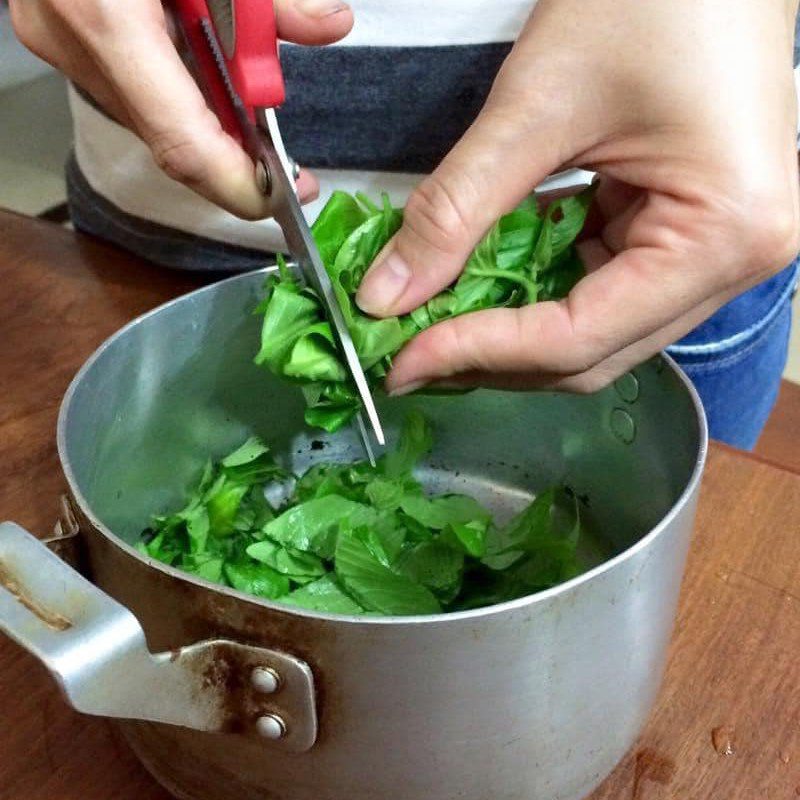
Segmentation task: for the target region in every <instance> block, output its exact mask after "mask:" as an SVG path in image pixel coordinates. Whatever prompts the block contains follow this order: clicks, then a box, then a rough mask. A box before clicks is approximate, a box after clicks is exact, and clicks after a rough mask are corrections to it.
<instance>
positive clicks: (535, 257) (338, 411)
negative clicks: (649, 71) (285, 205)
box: [255, 190, 591, 431]
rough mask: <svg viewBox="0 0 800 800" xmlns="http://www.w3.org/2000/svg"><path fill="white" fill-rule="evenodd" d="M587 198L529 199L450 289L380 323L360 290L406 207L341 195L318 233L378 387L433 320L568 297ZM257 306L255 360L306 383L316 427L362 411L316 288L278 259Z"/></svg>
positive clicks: (579, 268) (577, 269)
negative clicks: (361, 302)
mask: <svg viewBox="0 0 800 800" xmlns="http://www.w3.org/2000/svg"><path fill="white" fill-rule="evenodd" d="M590 200H591V190H586V191H585V192H583V193H582V194H579V195H577V196H574V197H567V198H563V199H561V200H557V201H556V202H554V203H553V204H551V205H550V206H549V207H548V208H547V210H546V211H544V212H542V211H540V209H539V207H538V204H537V201H536V199H535V198H528V199H526V200H525V201H523V202H522V203H521V204H520V205H519V206H518V207H517V208H516V209H514V211H512V212H510V213H509V214H506V215H505V216H504V217H502V218H501V219H500V220H499V221H498V222H497V224H495V225H494V226H493V227H492V228H491V230H490V231H489V232H488V233H487V234H486V237H485V238H484V239H483V241H481V243H480V244H479V245H478V247H476V248H475V250H474V252H473V253H472V256H471V257H470V259H469V260H468V262H467V264H466V267H465V269H464V272H463V273H462V274H461V276H460V277H459V278H458V280H457V281H455V283H453V284H452V286H450V287H448V288H447V289H445V290H444V291H442V292H441V293H440V294H438V295H436V296H435V297H433V298H432V299H431V300H429V301H428V302H427V303H425V304H424V305H423V306H421V307H420V308H418V309H416V310H414V311H412V312H411V313H410V314H406V315H403V316H400V317H390V318H388V319H375V318H373V317H369V316H367V315H366V314H363V313H362V312H361V311H360V310H359V309H358V307H357V306H356V304H355V300H354V298H355V294H356V291H357V289H358V286H359V284H360V283H361V279H362V278H363V277H364V274H365V273H366V271H367V269H368V268H369V267H370V265H371V264H372V262H373V261H374V259H375V257H376V256H377V255H378V253H379V252H380V251H381V249H382V248H383V247H384V245H385V244H386V243H387V242H388V241H389V240H390V239H391V238H392V236H393V235H394V234H395V233H396V232H397V230H398V229H399V228H400V225H401V223H402V221H403V212H402V210H401V209H398V208H393V207H392V205H391V203H390V202H389V199H388V197H386V196H385V195H384V197H383V204H382V206H380V207H379V206H376V205H375V204H373V203H372V202H371V201H370V200H369V199H368V198H366V197H364V196H363V195H361V194H359V195H357V196H355V197H354V196H351V195H349V194H346V193H345V192H335V193H334V194H333V195H332V196H331V198H330V200H329V201H328V203H327V204H326V206H325V208H324V209H323V210H322V212H321V213H320V215H319V218H318V219H317V221H316V222H315V223H314V225H313V227H312V233H313V235H314V240H315V241H316V243H317V247H318V248H319V251H320V254H321V256H322V260H323V262H324V264H325V268H326V269H327V271H328V274H329V275H330V278H331V281H332V283H333V287H334V290H335V292H336V296H337V298H338V300H339V303H340V305H341V308H342V312H343V315H344V318H345V321H346V323H347V326H348V328H349V331H350V335H351V336H352V338H353V342H354V344H355V347H356V351H357V352H358V354H359V357H360V360H361V365H362V367H363V368H364V371H365V372H366V374H367V378H368V380H369V382H370V385H371V387H372V388H375V387H377V386H379V385H381V384H382V381H383V378H384V377H385V375H386V374H387V372H388V371H389V369H390V368H391V363H392V357H393V356H394V355H395V354H396V353H397V352H398V351H399V350H400V349H401V348H402V346H403V345H404V344H405V343H406V342H407V341H408V340H409V339H411V338H412V337H413V336H415V335H416V334H417V333H419V332H420V331H422V330H425V329H426V328H428V327H430V326H431V325H433V324H435V323H436V322H440V321H441V320H444V319H448V318H451V317H456V316H458V315H460V314H466V313H469V312H472V311H479V310H481V309H487V308H498V307H504V306H505V307H519V306H523V305H526V304H529V303H536V302H538V301H542V300H552V299H557V298H561V297H565V296H566V295H567V294H569V292H570V290H571V289H572V287H573V286H574V285H575V284H576V283H577V282H578V280H580V278H581V277H582V276H583V274H584V270H583V265H582V263H581V261H580V258H579V257H578V254H577V252H576V250H575V246H574V243H575V240H576V238H577V236H578V234H579V233H580V231H581V229H582V228H583V224H584V221H585V219H586V213H587V210H588V207H589V203H590ZM257 311H258V313H262V314H263V315H264V323H263V328H262V335H261V349H260V351H259V353H258V355H257V356H256V358H255V361H256V363H257V364H260V365H263V366H265V367H266V368H268V369H269V370H270V371H271V372H272V373H274V374H276V375H280V376H283V377H284V378H286V379H288V380H290V381H293V382H295V383H298V384H300V385H301V386H302V387H303V392H304V394H305V399H306V405H307V412H306V421H307V422H308V424H309V425H312V426H317V427H321V428H324V429H326V430H328V431H336V430H338V429H339V428H341V427H342V426H343V425H344V424H345V423H346V422H348V421H349V420H350V419H352V417H353V416H354V415H355V414H356V413H357V412H358V410H359V409H360V401H359V398H358V394H357V392H356V391H355V388H354V387H353V386H352V383H351V381H350V379H349V376H348V372H347V369H346V367H345V365H344V363H343V361H342V359H341V357H340V355H339V353H338V352H337V349H336V346H335V341H334V337H333V332H332V331H331V327H330V324H329V323H328V321H327V319H326V317H325V313H324V311H323V308H322V306H321V304H320V302H319V300H318V299H317V297H316V295H315V294H314V292H313V291H312V290H311V289H309V288H306V287H304V286H302V285H301V284H300V283H299V282H298V280H297V279H296V277H295V276H294V275H293V274H292V272H291V271H290V270H288V269H287V268H286V267H285V265H284V264H283V263H282V262H281V263H280V271H279V274H278V275H276V276H273V277H271V278H270V279H269V280H268V281H267V285H266V296H265V298H264V300H263V302H262V303H261V304H260V305H259V307H258V309H257Z"/></svg>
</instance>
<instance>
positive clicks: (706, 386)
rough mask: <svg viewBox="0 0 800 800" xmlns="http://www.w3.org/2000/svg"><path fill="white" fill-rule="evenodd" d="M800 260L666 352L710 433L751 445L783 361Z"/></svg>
mask: <svg viewBox="0 0 800 800" xmlns="http://www.w3.org/2000/svg"><path fill="white" fill-rule="evenodd" d="M799 264H800V259H798V261H795V262H794V264H792V265H791V266H789V267H787V268H786V269H785V270H783V272H781V273H779V274H778V275H776V276H775V277H774V278H770V279H769V280H768V281H766V282H765V283H762V284H760V285H759V286H756V287H755V288H753V289H750V290H749V291H748V292H745V293H744V294H743V295H741V296H739V297H737V298H736V299H735V300H732V301H731V302H730V303H728V304H727V305H726V306H724V307H723V308H721V309H720V310H719V311H717V313H716V314H714V316H712V317H711V318H710V319H708V320H706V322H704V323H703V324H702V325H700V326H699V327H698V328H695V330H693V331H692V332H691V333H690V334H689V335H688V336H686V337H685V338H683V339H681V341H679V342H677V343H676V344H674V345H673V346H672V347H670V348H668V350H667V352H669V353H670V355H672V356H673V358H675V360H676V361H677V362H678V363H679V364H680V365H681V367H683V369H684V370H685V371H686V373H687V374H688V375H689V377H690V378H691V379H692V381H693V383H694V385H695V386H696V387H697V391H698V392H699V394H700V397H701V398H702V400H703V405H704V407H705V410H706V414H707V416H708V424H709V432H710V434H711V437H712V438H714V439H717V440H719V441H722V442H727V443H728V444H731V445H734V446H735V447H741V448H743V449H746V450H750V449H752V448H753V447H754V446H755V444H756V441H757V440H758V437H759V435H760V433H761V431H762V429H763V427H764V425H765V423H766V421H767V418H768V417H769V414H770V411H772V407H773V406H774V405H775V400H776V398H777V396H778V389H779V388H780V382H781V375H782V373H783V369H784V366H785V365H786V352H787V347H788V344H789V329H790V327H791V324H792V296H793V295H794V292H795V290H796V288H797V279H798V272H799V270H800V267H799V266H798V265H799Z"/></svg>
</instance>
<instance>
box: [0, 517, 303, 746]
mask: <svg viewBox="0 0 800 800" xmlns="http://www.w3.org/2000/svg"><path fill="white" fill-rule="evenodd" d="M0 631H2V632H4V633H6V634H7V635H8V636H10V637H11V638H12V639H14V640H15V641H16V642H18V643H19V644H20V645H22V647H24V648H25V649H26V650H28V651H29V652H30V653H32V654H33V655H34V656H35V657H36V658H38V659H39V661H41V662H42V663H43V664H44V665H45V666H46V667H47V669H48V670H49V671H50V672H51V673H52V675H53V676H54V678H55V679H56V681H57V682H58V684H59V686H60V687H61V690H62V691H63V693H64V695H65V696H66V698H67V700H68V702H69V703H70V704H71V705H72V706H73V707H74V708H75V709H77V710H78V711H82V712H83V713H85V714H94V715H98V716H104V717H118V718H124V719H136V720H146V721H151V722H162V723H166V724H169V725H179V726H182V727H186V728H192V729H194V730H200V731H211V732H236V733H240V734H244V735H249V736H256V737H261V738H263V739H268V740H272V741H273V742H274V744H275V745H276V746H280V747H283V748H285V749H287V750H290V751H294V752H303V751H305V750H308V749H310V748H311V747H312V745H313V744H314V742H315V741H316V737H317V715H316V704H315V695H314V678H313V674H312V672H311V669H310V668H309V666H308V665H307V664H306V663H305V662H303V661H301V660H300V659H297V658H295V657H294V656H290V655H288V654H286V653H282V652H280V651H276V650H269V649H265V648H259V647H250V646H246V645H242V644H239V643H237V642H231V641H227V640H213V641H206V642H199V643H197V644H193V645H190V646H188V647H184V648H181V649H180V650H176V651H173V652H169V653H156V654H152V653H150V651H149V650H148V648H147V643H146V640H145V635H144V630H143V629H142V626H141V625H140V624H139V621H138V620H137V619H136V617H134V615H133V614H132V613H131V612H130V611H129V610H128V609H127V608H125V607H124V606H122V605H120V604H119V603H118V602H117V601H116V600H114V599H112V598H111V597H109V595H107V594H106V593H105V592H103V591H102V590H100V589H99V588H97V587H96V586H95V585H94V584H92V583H90V582H89V581H88V580H86V579H85V578H84V577H83V576H82V575H80V574H79V573H78V572H76V571H75V570H74V569H73V568H72V567H70V566H69V565H67V564H66V563H64V562H63V561H62V560H61V559H60V558H58V556H56V555H55V554H54V553H52V552H50V551H49V550H48V548H47V547H46V546H45V545H44V544H43V543H42V542H40V541H39V540H38V539H36V537H34V536H33V535H32V534H30V533H28V532H27V531H25V530H23V529H22V528H20V527H19V526H18V525H15V524H14V523H11V522H4V523H0Z"/></svg>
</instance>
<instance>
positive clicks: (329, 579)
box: [281, 575, 364, 614]
mask: <svg viewBox="0 0 800 800" xmlns="http://www.w3.org/2000/svg"><path fill="white" fill-rule="evenodd" d="M281 602H283V603H286V604H287V605H291V606H297V607H298V608H306V609H308V610H309V611H322V612H325V613H328V614H363V613H364V609H363V607H362V606H360V605H359V604H358V603H356V601H355V600H353V598H352V597H350V595H349V594H347V593H346V592H345V591H344V589H343V588H342V587H341V585H340V584H339V582H338V581H337V580H336V577H335V576H334V575H325V576H324V577H322V578H320V579H319V580H316V581H312V582H311V583H309V584H306V585H305V586H303V587H301V588H299V589H295V590H294V591H293V592H291V593H290V594H288V595H287V596H286V597H282V598H281Z"/></svg>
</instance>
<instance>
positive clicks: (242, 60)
mask: <svg viewBox="0 0 800 800" xmlns="http://www.w3.org/2000/svg"><path fill="white" fill-rule="evenodd" d="M212 2H214V0H212ZM227 3H228V5H229V7H230V9H231V14H232V21H231V29H232V35H229V32H226V33H223V32H222V31H220V30H218V29H217V27H216V25H215V20H214V15H213V13H212V11H211V9H210V8H209V4H208V2H207V0H172V1H171V3H170V5H171V7H172V8H173V9H174V11H175V13H176V14H177V17H178V19H177V21H178V23H179V24H180V26H181V28H182V30H183V32H184V35H185V37H186V43H187V45H188V46H189V48H190V50H191V53H192V56H193V58H194V62H195V69H196V70H197V71H198V73H199V74H198V75H197V76H196V77H197V78H198V79H199V80H200V81H201V82H202V84H203V89H204V90H205V92H206V95H207V99H208V101H209V102H210V103H211V105H212V107H213V109H214V111H215V112H216V114H217V116H218V117H219V120H220V123H221V124H222V127H223V128H224V129H225V131H227V132H228V133H230V134H231V135H232V136H234V137H235V138H236V139H238V140H239V141H241V140H242V133H241V130H240V126H239V122H238V118H237V115H236V112H235V110H234V107H233V104H232V102H231V99H230V96H229V94H228V91H227V89H226V87H225V82H224V80H223V77H222V75H221V74H220V71H219V69H218V68H217V65H216V63H215V60H214V55H213V52H212V51H211V49H210V48H209V45H208V41H207V40H206V36H205V33H204V31H203V20H210V21H211V25H212V27H213V28H214V30H215V32H216V39H217V42H218V43H219V44H220V50H221V52H222V54H223V58H224V60H225V66H226V68H227V72H228V75H229V77H230V80H231V83H232V85H233V89H234V91H235V92H236V94H238V95H239V97H240V98H241V101H242V103H243V105H244V108H245V111H246V112H247V115H248V116H249V117H250V119H251V121H252V120H253V119H254V111H253V109H255V108H257V107H261V108H275V107H276V106H279V105H281V104H282V103H283V101H284V98H285V96H286V95H285V90H284V84H283V71H282V69H281V64H280V60H279V59H278V33H277V29H276V26H275V9H274V7H273V5H272V0H227ZM215 4H216V5H219V4H220V3H219V1H218V0H217V2H216V3H215ZM221 5H223V6H224V5H226V3H224V2H223V3H221ZM226 45H227V46H226Z"/></svg>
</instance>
